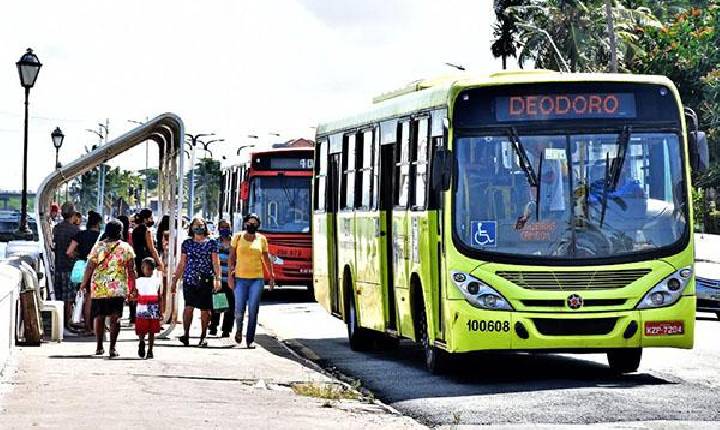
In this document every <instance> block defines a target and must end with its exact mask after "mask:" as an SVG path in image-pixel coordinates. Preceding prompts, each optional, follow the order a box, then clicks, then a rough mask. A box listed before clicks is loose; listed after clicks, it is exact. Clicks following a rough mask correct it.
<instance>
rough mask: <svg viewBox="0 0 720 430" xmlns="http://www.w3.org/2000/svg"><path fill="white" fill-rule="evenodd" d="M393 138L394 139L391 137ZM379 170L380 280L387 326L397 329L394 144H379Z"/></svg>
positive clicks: (377, 180)
mask: <svg viewBox="0 0 720 430" xmlns="http://www.w3.org/2000/svg"><path fill="white" fill-rule="evenodd" d="M393 140H394V139H393ZM378 161H379V172H378V173H376V178H377V179H376V184H379V186H378V191H379V192H378V193H377V195H378V207H379V208H380V217H379V223H380V229H379V231H378V232H377V235H378V242H379V244H378V249H380V267H381V271H380V273H381V280H382V284H383V286H385V291H386V294H385V297H386V306H387V328H388V329H389V330H397V303H396V299H395V287H394V282H393V273H394V268H393V260H394V252H393V241H392V237H393V230H392V219H393V193H392V190H393V189H394V185H393V177H394V174H393V172H394V166H395V144H394V142H390V143H389V144H383V145H380V151H379V160H378Z"/></svg>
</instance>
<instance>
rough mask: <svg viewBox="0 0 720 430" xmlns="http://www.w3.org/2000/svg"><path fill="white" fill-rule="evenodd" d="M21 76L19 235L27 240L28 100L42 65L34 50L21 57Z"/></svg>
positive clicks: (19, 65)
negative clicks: (22, 134) (22, 126)
mask: <svg viewBox="0 0 720 430" xmlns="http://www.w3.org/2000/svg"><path fill="white" fill-rule="evenodd" d="M15 65H16V66H17V68H18V74H19V75H20V85H22V86H23V88H25V139H24V146H23V179H22V196H21V198H20V225H19V226H18V231H17V235H18V237H19V238H27V237H28V236H32V232H31V231H30V230H29V229H28V227H27V156H28V98H29V97H30V88H32V87H33V85H35V81H36V80H37V77H38V73H40V68H41V67H42V64H41V63H40V60H38V57H37V55H35V54H33V51H32V49H30V48H28V49H27V51H26V52H25V55H23V56H22V57H20V61H18V62H17V63H15Z"/></svg>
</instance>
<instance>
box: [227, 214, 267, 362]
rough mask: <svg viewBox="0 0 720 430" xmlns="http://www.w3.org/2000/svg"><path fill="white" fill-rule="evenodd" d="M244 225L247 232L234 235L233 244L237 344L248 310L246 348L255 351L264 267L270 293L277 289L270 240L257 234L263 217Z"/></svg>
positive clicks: (253, 217) (247, 220)
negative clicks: (269, 251)
mask: <svg viewBox="0 0 720 430" xmlns="http://www.w3.org/2000/svg"><path fill="white" fill-rule="evenodd" d="M243 222H244V224H245V231H243V232H242V233H238V234H237V235H235V236H234V237H233V239H232V242H231V243H230V273H234V274H235V326H236V331H235V342H236V343H238V344H240V343H242V329H243V319H244V317H245V308H246V307H247V311H248V327H247V337H246V345H247V347H248V348H254V346H253V342H255V327H256V326H257V316H258V312H259V311H260V296H261V295H262V291H263V288H264V287H265V275H264V273H263V266H265V270H267V272H268V274H269V275H270V289H271V290H272V289H273V287H274V286H275V274H274V272H273V265H272V262H271V261H270V257H269V256H268V245H267V239H265V236H263V235H262V234H260V233H258V232H257V230H258V229H259V228H260V217H259V216H257V215H256V214H250V215H247V216H246V217H245V219H244V220H243Z"/></svg>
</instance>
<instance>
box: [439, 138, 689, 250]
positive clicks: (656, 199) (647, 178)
mask: <svg viewBox="0 0 720 430" xmlns="http://www.w3.org/2000/svg"><path fill="white" fill-rule="evenodd" d="M455 153H456V154H457V176H456V181H455V188H454V211H453V213H454V229H455V235H456V238H457V239H458V240H459V241H460V242H461V244H462V245H464V247H467V248H472V249H475V250H479V251H482V252H487V253H502V254H510V255H517V256H536V258H540V259H597V258H612V257H621V256H623V255H630V254H633V253H638V252H647V251H652V250H655V249H658V248H663V247H668V246H670V245H673V244H675V243H676V242H678V241H679V240H681V238H683V237H684V236H685V234H686V230H687V223H688V220H687V218H686V217H687V210H688V209H687V197H686V191H685V188H686V186H685V182H684V180H683V168H682V156H681V145H680V139H679V136H678V135H677V134H673V133H648V132H632V131H629V130H628V129H627V128H626V129H624V130H623V129H620V130H617V132H616V133H603V134H552V133H548V134H544V135H513V133H508V135H507V136H503V135H502V133H493V135H472V136H468V135H464V136H461V137H459V138H457V139H456V140H455ZM523 160H524V161H523Z"/></svg>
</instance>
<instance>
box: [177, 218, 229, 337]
mask: <svg viewBox="0 0 720 430" xmlns="http://www.w3.org/2000/svg"><path fill="white" fill-rule="evenodd" d="M188 235H189V236H190V238H189V239H186V240H185V241H184V242H183V243H182V253H181V254H180V261H179V262H178V265H177V268H176V270H175V281H174V282H173V286H172V291H173V293H174V292H175V288H176V285H177V282H178V281H179V280H180V279H182V281H183V296H184V297H185V310H184V311H183V328H184V329H185V333H184V334H183V335H182V336H180V338H179V340H180V342H181V343H182V344H183V345H185V346H187V345H188V344H189V343H190V325H191V324H192V319H193V312H194V311H195V308H198V309H200V322H201V329H202V331H201V332H200V343H199V344H198V346H200V347H201V348H202V347H206V346H207V342H206V341H205V336H206V334H207V326H208V324H209V323H210V317H211V314H212V308H213V299H212V295H213V292H217V291H220V287H221V284H220V274H221V272H220V257H219V256H218V243H217V241H216V240H215V239H210V238H209V237H208V235H209V232H208V228H207V224H206V223H205V220H203V219H202V218H195V219H193V221H192V222H191V223H190V229H189V231H188Z"/></svg>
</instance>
